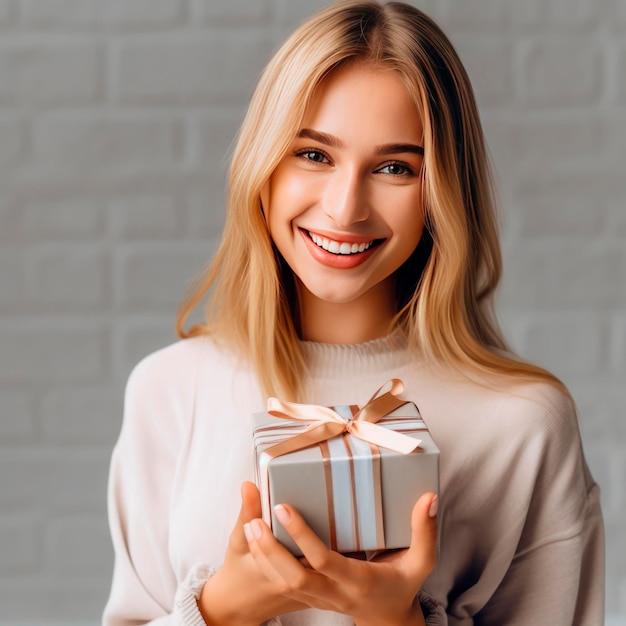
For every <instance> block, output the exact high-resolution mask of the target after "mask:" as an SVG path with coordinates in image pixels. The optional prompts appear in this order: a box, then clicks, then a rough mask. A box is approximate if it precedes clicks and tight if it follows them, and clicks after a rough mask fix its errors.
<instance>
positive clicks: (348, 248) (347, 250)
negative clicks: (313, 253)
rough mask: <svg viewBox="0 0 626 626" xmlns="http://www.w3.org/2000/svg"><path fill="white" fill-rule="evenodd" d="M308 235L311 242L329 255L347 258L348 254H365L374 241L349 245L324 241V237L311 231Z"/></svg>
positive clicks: (345, 242) (331, 240) (344, 242)
mask: <svg viewBox="0 0 626 626" xmlns="http://www.w3.org/2000/svg"><path fill="white" fill-rule="evenodd" d="M306 232H307V234H308V235H309V237H310V239H311V241H313V243H315V245H317V246H319V247H320V248H323V249H324V250H326V252H330V253H331V254H339V255H344V256H348V255H350V254H358V253H359V252H365V251H366V250H368V249H369V248H371V247H372V246H373V245H374V243H375V241H376V240H374V239H372V241H368V242H366V243H349V242H347V241H335V240H333V239H326V237H320V236H319V235H316V234H315V233H312V232H311V231H306Z"/></svg>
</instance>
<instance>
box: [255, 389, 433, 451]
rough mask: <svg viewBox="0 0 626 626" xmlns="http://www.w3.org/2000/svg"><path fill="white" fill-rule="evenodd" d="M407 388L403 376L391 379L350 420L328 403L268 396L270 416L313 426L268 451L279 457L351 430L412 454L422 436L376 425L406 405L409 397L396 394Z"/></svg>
mask: <svg viewBox="0 0 626 626" xmlns="http://www.w3.org/2000/svg"><path fill="white" fill-rule="evenodd" d="M387 385H391V388H390V389H389V391H386V392H385V393H382V394H381V392H382V391H383V389H385V387H387ZM403 389H404V383H403V382H402V381H401V380H400V379H399V378H392V379H391V380H388V381H387V382H386V383H385V384H384V385H382V386H381V387H379V388H378V389H377V390H376V392H375V393H374V394H373V395H372V397H371V398H370V399H369V400H368V401H367V403H366V404H365V405H364V406H363V407H362V408H361V409H359V410H358V411H357V412H356V414H355V415H354V416H353V417H352V418H350V419H348V420H346V419H345V418H344V417H342V416H341V415H340V414H339V413H337V412H336V411H334V410H333V409H331V408H330V407H327V406H319V405H317V404H298V403H296V402H284V401H283V400H278V398H268V400H267V412H268V413H269V414H270V415H273V416H274V417H280V418H283V419H287V420H298V421H302V422H308V423H309V425H308V426H307V427H306V428H305V430H304V431H303V432H301V433H300V434H298V435H296V436H295V437H292V438H290V439H288V440H286V441H283V442H281V443H278V444H276V445H274V446H272V447H271V448H268V449H267V450H265V451H264V453H265V454H268V455H269V456H270V457H272V458H276V457H278V456H282V455H283V454H289V453H291V452H296V451H297V450H302V449H303V448H308V447H310V446H314V445H316V444H318V443H320V442H321V441H326V440H328V439H331V438H333V437H336V436H337V435H341V434H342V433H349V434H350V435H353V436H354V437H356V438H357V439H361V440H363V441H367V442H368V443H371V444H373V445H376V446H380V447H381V448H387V449H389V450H393V451H394V452H398V453H399V454H409V453H410V452H413V450H415V449H416V448H417V447H419V445H420V443H422V442H421V440H420V439H413V438H412V437H409V436H408V435H403V434H402V433H398V432H395V431H393V430H388V429H387V428H384V427H383V426H379V425H377V424H376V422H378V421H379V420H380V419H382V418H383V417H385V415H387V414H388V413H391V411H394V410H395V409H397V408H399V407H401V406H402V405H403V404H406V400H401V399H400V398H398V397H397V395H396V394H399V393H402V390H403Z"/></svg>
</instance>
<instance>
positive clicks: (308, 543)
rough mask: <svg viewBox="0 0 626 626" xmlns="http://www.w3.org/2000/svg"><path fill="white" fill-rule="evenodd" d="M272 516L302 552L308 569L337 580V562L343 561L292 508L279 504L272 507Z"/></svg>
mask: <svg viewBox="0 0 626 626" xmlns="http://www.w3.org/2000/svg"><path fill="white" fill-rule="evenodd" d="M274 514H275V515H276V517H277V518H278V521H279V522H280V523H281V524H282V525H283V526H284V528H285V530H286V531H287V532H288V533H289V535H290V536H291V538H292V539H293V540H294V541H295V542H296V544H297V545H298V547H299V548H300V550H302V554H303V556H304V558H305V559H306V561H307V563H308V564H309V565H310V567H312V568H313V569H314V570H316V571H318V572H321V573H322V574H324V575H325V576H328V577H329V578H333V579H335V580H337V579H338V578H339V575H338V572H339V569H340V568H339V565H340V563H339V561H341V560H343V557H342V556H341V555H340V554H338V553H337V552H334V551H333V550H330V549H329V548H328V547H327V546H326V544H325V543H324V542H323V541H322V540H321V539H320V538H319V537H318V536H317V535H316V534H315V533H314V532H313V530H311V528H310V527H309V525H308V524H307V523H306V522H305V521H304V519H303V517H302V516H301V515H300V514H299V513H298V511H296V510H295V509H294V508H293V507H291V506H289V505H288V504H279V505H277V506H275V507H274ZM343 571H345V569H344V570H343Z"/></svg>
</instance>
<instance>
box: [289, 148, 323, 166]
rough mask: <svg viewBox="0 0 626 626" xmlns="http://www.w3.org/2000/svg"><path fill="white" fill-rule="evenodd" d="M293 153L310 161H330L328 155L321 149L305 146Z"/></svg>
mask: <svg viewBox="0 0 626 626" xmlns="http://www.w3.org/2000/svg"><path fill="white" fill-rule="evenodd" d="M295 154H296V156H298V157H300V158H302V159H304V160H305V161H311V162H312V163H330V159H329V158H328V156H326V154H324V153H323V152H322V151H321V150H313V149H312V148H306V149H305V150H298V151H297V152H296V153H295Z"/></svg>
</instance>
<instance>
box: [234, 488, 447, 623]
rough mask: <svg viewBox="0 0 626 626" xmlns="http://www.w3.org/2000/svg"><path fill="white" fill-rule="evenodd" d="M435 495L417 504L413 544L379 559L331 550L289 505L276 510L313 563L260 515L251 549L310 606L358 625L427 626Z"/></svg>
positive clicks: (267, 571)
mask: <svg viewBox="0 0 626 626" xmlns="http://www.w3.org/2000/svg"><path fill="white" fill-rule="evenodd" d="M435 498H436V496H435V495H434V494H433V493H427V494H424V495H423V496H422V497H421V498H420V499H419V500H418V501H417V502H416V504H415V507H414V508H413V513H412V516H411V545H410V546H409V548H407V549H406V550H402V551H397V552H393V553H388V554H383V555H381V557H380V558H379V559H377V560H374V561H361V560H358V559H354V558H350V557H346V556H343V555H341V554H339V553H337V552H334V551H332V550H330V549H329V548H327V547H326V545H325V544H324V543H323V542H322V540H321V539H320V538H319V537H318V536H317V535H316V534H315V533H314V532H313V531H312V530H311V529H310V528H309V527H308V526H307V524H306V523H305V521H304V520H303V519H302V517H301V516H300V515H299V513H298V512H297V511H296V510H295V509H294V508H293V507H291V506H289V505H286V504H285V505H279V506H278V507H276V508H275V513H276V516H277V517H278V519H279V520H280V522H281V523H282V525H283V526H284V527H285V529H286V530H287V532H288V533H289V534H290V535H291V537H292V538H293V540H294V541H295V542H296V543H297V544H298V546H299V547H300V549H301V550H302V553H303V555H304V558H305V559H306V561H307V562H308V565H309V567H306V566H305V565H304V564H303V563H302V562H301V561H300V560H298V559H297V558H295V557H294V556H293V555H292V554H291V553H290V552H289V551H288V550H287V549H286V548H285V547H283V546H282V545H281V544H280V543H279V542H278V541H277V540H276V539H275V538H274V536H273V535H272V532H271V530H270V529H269V528H268V527H267V525H266V524H265V523H264V522H263V521H262V520H260V519H255V520H252V521H251V522H250V523H249V524H247V527H246V537H247V538H248V544H249V547H250V553H251V554H252V556H253V557H254V559H255V561H256V563H257V565H258V567H259V568H260V570H261V571H262V572H263V574H264V575H265V576H266V577H267V578H268V579H269V580H270V581H272V582H273V583H274V584H275V585H276V586H278V587H279V588H280V589H281V591H282V593H284V595H286V596H288V597H291V598H293V599H294V600H297V601H298V602H301V603H303V604H306V605H307V606H310V607H312V608H318V609H324V610H329V611H336V612H338V613H342V614H344V615H349V616H351V617H352V618H353V619H354V620H355V623H356V624H357V626H370V625H372V626H373V625H376V626H407V625H409V624H410V625H412V626H413V625H421V624H424V618H423V616H422V612H421V609H420V607H419V602H418V601H417V594H418V592H419V590H420V588H421V586H422V584H423V582H424V580H425V579H426V577H427V576H428V574H430V572H431V571H432V569H433V568H434V566H435V560H436V543H437V522H436V518H435V516H434V515H435V513H436V508H437V504H436V502H435ZM429 513H430V514H429Z"/></svg>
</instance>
